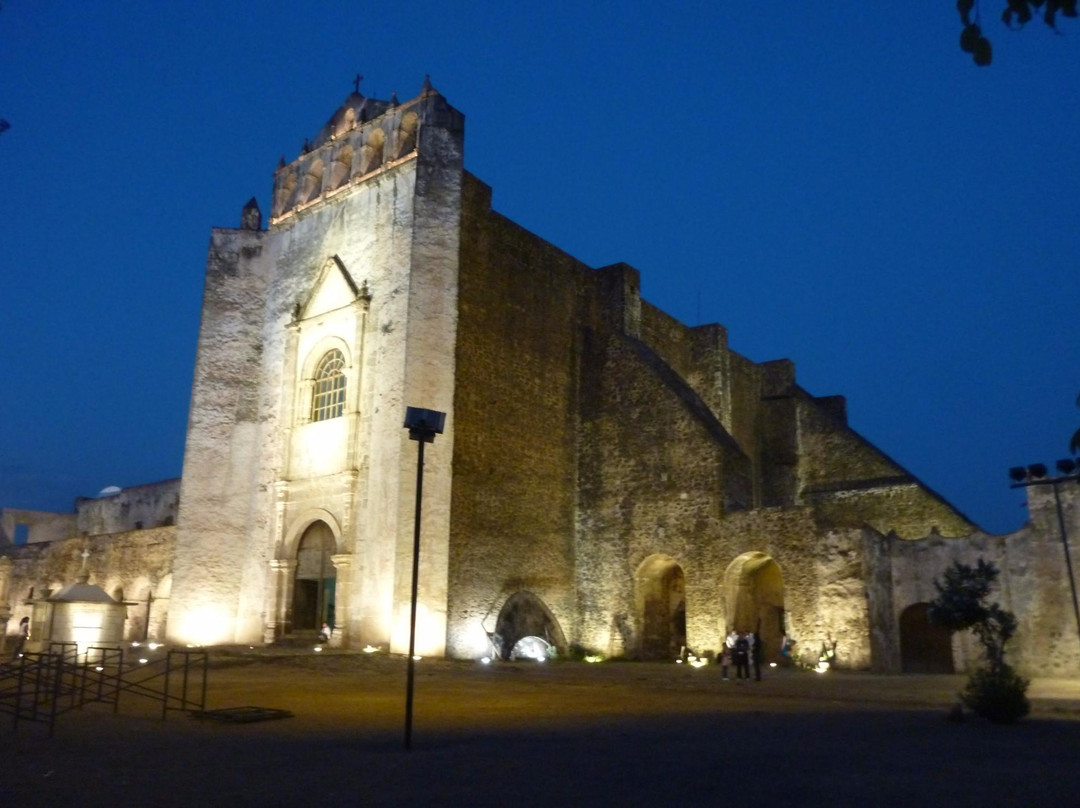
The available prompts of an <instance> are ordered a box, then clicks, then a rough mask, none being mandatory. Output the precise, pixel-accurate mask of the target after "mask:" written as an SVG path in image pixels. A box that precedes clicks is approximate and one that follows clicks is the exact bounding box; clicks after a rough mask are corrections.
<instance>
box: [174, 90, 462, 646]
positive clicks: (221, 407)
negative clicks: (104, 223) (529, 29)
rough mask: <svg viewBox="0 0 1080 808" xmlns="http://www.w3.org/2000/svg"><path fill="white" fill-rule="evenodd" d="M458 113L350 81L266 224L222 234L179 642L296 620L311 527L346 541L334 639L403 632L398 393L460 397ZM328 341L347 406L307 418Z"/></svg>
mask: <svg viewBox="0 0 1080 808" xmlns="http://www.w3.org/2000/svg"><path fill="white" fill-rule="evenodd" d="M369 101H370V102H372V103H370V104H369V103H368V102H369ZM463 125H464V122H463V117H462V116H461V114H460V113H458V112H456V111H455V110H453V109H452V108H450V107H449V105H448V104H446V102H445V100H444V99H443V98H442V96H440V95H438V93H436V92H434V91H433V90H431V89H430V88H429V87H426V88H425V90H424V92H422V93H421V95H420V96H419V97H417V98H416V99H413V100H412V101H409V102H406V103H404V104H401V105H397V106H395V105H393V104H389V103H388V102H373V101H372V100H371V99H364V98H363V97H361V96H359V95H358V94H356V93H354V94H353V95H351V96H349V98H348V99H346V102H345V104H343V106H342V108H341V109H340V110H339V111H338V112H337V113H335V115H334V116H333V117H332V119H331V121H330V122H329V123H328V124H327V126H326V127H324V129H323V130H322V131H321V132H320V133H319V135H318V136H317V137H316V138H315V139H314V141H312V142H311V143H310V144H309V147H308V148H307V149H305V151H304V153H302V154H301V155H300V156H299V157H298V158H297V160H296V161H294V162H293V163H292V164H289V165H283V166H282V167H281V168H280V169H279V171H278V173H277V175H276V177H275V188H274V207H273V211H272V218H271V222H270V228H269V230H267V231H260V230H255V229H241V230H221V229H219V230H215V231H214V233H213V236H212V243H211V250H210V257H209V260H208V264H207V281H206V293H205V298H204V310H203V321H202V328H201V331H200V337H199V350H198V356H197V360H196V373H195V385H194V389H193V394H192V410H191V418H190V427H189V431H188V442H187V448H186V453H185V465H184V477H183V479H184V484H183V491H182V505H181V512H180V520H179V539H178V552H177V558H176V591H175V599H174V607H173V615H172V620H171V623H170V634H171V636H173V637H174V638H175V639H177V640H184V641H189V642H191V641H195V642H203V643H212V642H261V641H264V640H265V641H273V640H275V639H278V638H279V637H281V636H283V635H286V634H288V633H289V632H290V631H291V622H290V621H291V609H292V593H293V586H294V578H293V576H294V571H295V563H296V552H297V547H298V544H299V541H300V538H301V537H302V535H303V532H304V531H305V530H306V529H307V528H308V527H309V526H311V525H312V524H314V523H315V522H317V521H319V522H323V523H325V524H326V525H327V526H328V527H329V528H330V530H331V532H332V533H333V536H334V540H335V543H336V548H335V549H336V551H337V552H336V553H334V554H333V558H334V565H335V568H336V571H337V575H336V580H337V587H338V590H337V592H336V603H335V620H334V622H335V624H336V628H337V629H338V638H337V639H338V641H340V642H343V643H345V644H350V645H364V644H368V643H370V644H374V645H382V646H384V647H387V646H390V647H393V648H394V649H395V650H402V649H403V648H404V643H407V639H408V638H407V621H408V592H409V584H410V575H411V550H412V502H413V486H414V475H415V459H414V458H415V444H413V443H411V442H409V441H408V436H407V433H406V432H405V431H404V430H403V429H402V422H403V418H404V412H405V407H406V406H410V405H411V406H422V407H427V408H431V409H439V410H443V411H447V412H450V411H452V407H453V390H454V358H455V357H454V345H455V339H456V336H455V329H456V318H457V263H458V231H459V227H458V219H459V209H460V195H461V175H462V161H463V153H462V149H463ZM331 348H333V349H338V350H341V351H342V353H343V355H344V357H345V360H346V368H345V376H346V381H347V385H346V393H347V397H346V403H345V408H344V412H343V414H342V415H341V416H339V417H335V418H332V419H330V420H326V421H321V422H313V421H312V417H311V401H312V399H311V395H312V394H311V390H312V378H311V375H310V374H311V373H312V369H313V368H314V367H315V365H316V364H317V361H318V359H319V357H320V356H321V355H322V354H323V353H325V352H326V351H327V350H329V349H331ZM453 423H454V419H453V417H452V416H451V417H450V419H449V424H450V429H449V430H448V431H447V433H446V434H445V435H442V436H440V438H439V440H438V441H437V442H436V443H435V445H434V446H433V447H430V450H429V452H428V456H427V461H426V475H425V497H424V500H425V502H424V504H425V510H424V531H423V532H424V539H425V544H424V552H423V554H422V566H421V583H420V590H421V597H420V599H421V616H420V634H421V637H422V640H421V652H422V653H425V654H441V653H442V652H443V650H444V647H445V637H446V599H447V591H446V582H447V574H446V568H447V555H448V553H447V544H448V536H449V499H450V457H451V455H452V452H453V439H454V437H453Z"/></svg>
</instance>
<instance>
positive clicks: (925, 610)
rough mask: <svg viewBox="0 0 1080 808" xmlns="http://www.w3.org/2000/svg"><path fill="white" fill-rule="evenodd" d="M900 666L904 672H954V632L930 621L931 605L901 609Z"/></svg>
mask: <svg viewBox="0 0 1080 808" xmlns="http://www.w3.org/2000/svg"><path fill="white" fill-rule="evenodd" d="M900 668H901V670H902V671H903V672H904V673H953V672H954V669H953V655H952V633H951V632H950V631H949V630H948V629H947V628H945V627H944V626H938V625H935V624H934V623H932V622H931V621H930V605H929V604H928V603H913V604H912V605H911V606H908V607H907V608H906V609H904V611H903V612H901V613H900Z"/></svg>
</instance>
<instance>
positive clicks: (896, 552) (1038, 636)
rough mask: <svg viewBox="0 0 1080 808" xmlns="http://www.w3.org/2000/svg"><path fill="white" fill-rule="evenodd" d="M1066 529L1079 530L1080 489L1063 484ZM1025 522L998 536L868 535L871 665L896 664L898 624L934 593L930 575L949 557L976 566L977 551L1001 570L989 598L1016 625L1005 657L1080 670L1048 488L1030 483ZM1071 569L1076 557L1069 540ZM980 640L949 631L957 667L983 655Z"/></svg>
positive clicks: (1061, 671) (1052, 669)
mask: <svg viewBox="0 0 1080 808" xmlns="http://www.w3.org/2000/svg"><path fill="white" fill-rule="evenodd" d="M1061 492H1062V494H1063V497H1062V499H1063V511H1064V514H1065V520H1066V529H1067V531H1068V535H1069V536H1070V538H1073V539H1074V541H1075V538H1074V537H1076V536H1080V490H1077V486H1076V485H1075V484H1073V485H1063V486H1061ZM1028 495H1029V497H1028V501H1029V512H1030V517H1031V519H1030V521H1029V523H1028V524H1027V525H1025V526H1024V527H1023V528H1022V529H1021V530H1019V531H1017V532H1016V533H1011V534H1008V535H1004V536H992V535H987V534H985V533H979V532H976V533H973V534H971V535H969V536H965V537H962V538H946V537H942V536H940V535H936V534H934V535H929V536H924V537H922V538H920V539H917V540H905V539H902V538H899V537H897V536H895V535H890V536H887V537H886V536H880V535H876V536H872V537H870V538H868V552H869V554H871V555H873V557H874V559H875V561H874V564H873V572H874V574H873V576H872V577H870V578H868V586H869V587H870V600H871V604H872V606H871V608H872V611H873V614H874V637H873V643H874V652H875V653H874V667H875V668H876V669H878V670H882V671H887V672H890V673H896V672H899V671H900V670H901V667H902V660H901V656H900V636H899V625H900V616H901V615H902V614H903V612H904V610H905V609H907V608H908V607H910V606H913V605H915V604H919V603H928V602H930V601H931V600H933V598H934V597H935V596H936V590H935V589H934V581H935V580H938V579H940V578H941V576H942V574H943V573H944V571H945V569H946V568H947V567H949V566H950V565H951V564H952V563H953V562H954V561H960V562H961V563H964V564H969V565H974V564H975V563H976V562H977V561H978V560H979V559H980V558H981V559H985V560H986V561H989V562H991V563H993V564H994V565H995V566H996V567H997V568H998V569H999V570H1000V573H1001V574H1000V576H999V579H998V584H997V588H996V590H995V591H994V592H993V593H992V595H991V597H990V600H991V601H996V602H998V603H1000V604H1001V606H1002V607H1004V608H1005V609H1007V610H1009V611H1011V612H1013V613H1014V614H1015V615H1016V617H1017V619H1018V621H1019V626H1018V628H1017V633H1016V636H1015V638H1014V639H1013V640H1012V641H1011V642H1010V644H1009V646H1008V650H1007V653H1006V658H1007V660H1008V661H1009V662H1010V663H1011V664H1013V665H1015V666H1016V667H1017V669H1018V670H1019V671H1020V672H1021V673H1022V674H1025V675H1028V676H1034V675H1038V676H1065V677H1075V676H1076V675H1077V674H1078V673H1080V638H1078V633H1077V632H1078V628H1080V627H1078V626H1077V625H1076V618H1075V615H1074V613H1073V605H1072V593H1071V590H1070V585H1069V580H1068V574H1067V565H1066V563H1065V550H1064V548H1063V546H1062V542H1061V538H1060V535H1059V530H1058V524H1057V513H1056V509H1055V506H1054V502H1053V494H1052V492H1051V491H1049V490H1048V489H1046V488H1029V489H1028ZM1072 561H1073V564H1074V570H1076V564H1077V562H1078V561H1080V558H1077V554H1076V550H1075V545H1073V547H1072ZM981 654H982V650H981V646H980V645H979V644H978V642H977V641H976V639H975V637H974V636H973V635H972V634H971V633H970V632H966V633H963V634H957V635H954V637H953V661H954V664H955V666H956V668H957V670H970V669H971V668H972V667H974V666H975V665H977V664H979V662H980V661H981V658H982V657H981Z"/></svg>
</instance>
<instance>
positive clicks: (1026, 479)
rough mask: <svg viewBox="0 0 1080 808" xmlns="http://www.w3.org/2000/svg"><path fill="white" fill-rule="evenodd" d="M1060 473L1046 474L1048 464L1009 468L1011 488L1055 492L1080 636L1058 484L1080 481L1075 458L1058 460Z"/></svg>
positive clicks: (1079, 612) (1078, 604)
mask: <svg viewBox="0 0 1080 808" xmlns="http://www.w3.org/2000/svg"><path fill="white" fill-rule="evenodd" d="M1057 467H1058V471H1060V472H1061V474H1060V475H1058V476H1056V477H1047V476H1046V466H1044V465H1043V464H1042V463H1035V464H1033V465H1030V466H1027V467H1026V468H1025V467H1023V466H1017V467H1015V468H1012V469H1009V476H1010V477H1012V479H1013V480H1014V482H1013V484H1012V486H1010V487H1011V488H1030V487H1031V486H1035V485H1049V486H1050V488H1051V489H1052V490H1053V492H1054V505H1055V507H1056V508H1057V520H1058V533H1059V535H1060V536H1061V547H1062V550H1064V552H1065V569H1066V571H1067V572H1068V574H1069V589H1070V590H1071V591H1072V604H1073V615H1074V616H1075V617H1076V632H1077V637H1078V638H1080V601H1078V600H1077V597H1076V576H1075V575H1074V574H1073V565H1072V556H1071V554H1070V553H1069V537H1068V533H1067V531H1066V529H1065V514H1064V512H1063V511H1062V508H1061V494H1060V493H1059V491H1058V485H1060V484H1061V483H1063V482H1080V474H1078V473H1076V470H1077V464H1076V461H1074V460H1069V459H1066V460H1059V461H1058V462H1057Z"/></svg>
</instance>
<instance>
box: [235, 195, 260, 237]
mask: <svg viewBox="0 0 1080 808" xmlns="http://www.w3.org/2000/svg"><path fill="white" fill-rule="evenodd" d="M240 229H241V230H261V229H262V211H261V210H259V203H258V202H256V201H255V197H251V199H249V200H248V201H247V204H246V205H244V209H243V211H241V213H240Z"/></svg>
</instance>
